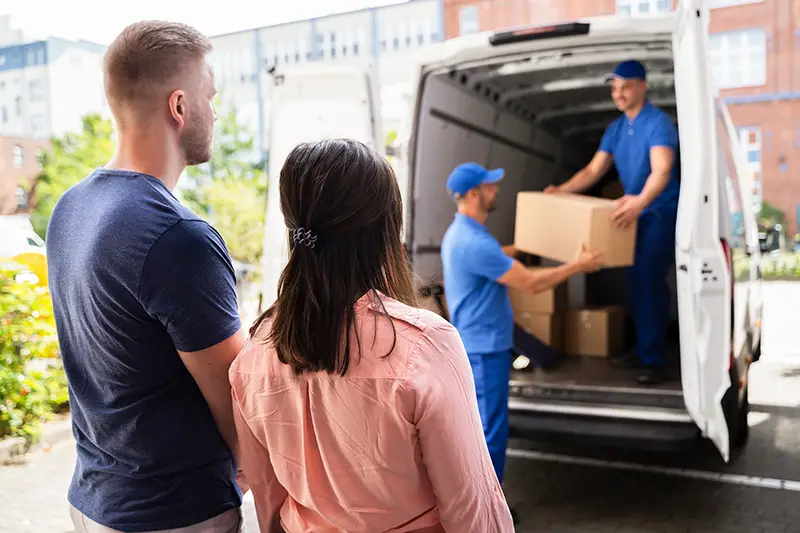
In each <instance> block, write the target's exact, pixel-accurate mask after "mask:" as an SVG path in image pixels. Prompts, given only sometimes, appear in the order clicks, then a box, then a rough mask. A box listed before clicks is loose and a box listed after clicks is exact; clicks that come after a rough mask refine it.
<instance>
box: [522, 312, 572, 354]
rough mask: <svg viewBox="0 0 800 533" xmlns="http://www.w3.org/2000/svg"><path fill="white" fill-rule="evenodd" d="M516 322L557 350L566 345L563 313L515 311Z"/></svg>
mask: <svg viewBox="0 0 800 533" xmlns="http://www.w3.org/2000/svg"><path fill="white" fill-rule="evenodd" d="M514 323H516V324H517V325H518V326H519V327H521V328H522V329H524V330H525V331H526V332H527V333H529V334H531V335H533V336H534V337H536V338H537V339H539V340H540V341H542V342H543V343H544V344H546V345H548V346H551V347H553V348H555V349H557V350H562V349H563V347H564V329H563V321H562V315H561V314H545V313H525V312H522V313H514Z"/></svg>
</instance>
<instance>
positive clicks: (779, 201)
mask: <svg viewBox="0 0 800 533" xmlns="http://www.w3.org/2000/svg"><path fill="white" fill-rule="evenodd" d="M706 2H707V4H708V5H709V7H710V8H711V23H710V33H711V36H710V41H709V46H710V52H711V59H712V61H711V62H712V64H713V65H714V67H713V68H714V79H715V80H717V82H718V84H719V89H720V94H721V96H722V98H723V99H724V101H725V103H726V104H727V106H728V108H729V110H730V113H731V116H732V118H733V121H734V123H735V124H736V126H737V128H739V131H740V136H741V140H742V143H743V145H744V147H745V149H746V150H747V158H748V162H749V165H750V167H751V170H752V171H753V173H754V175H755V184H756V185H755V188H754V191H753V201H754V203H755V204H756V205H761V202H762V200H763V201H765V202H768V203H769V204H771V205H773V206H775V207H777V208H778V209H780V210H781V211H783V212H784V214H785V215H786V217H787V219H788V220H789V224H788V226H789V227H788V228H787V233H788V234H789V235H792V234H794V233H795V232H798V231H800V228H798V224H797V222H798V219H799V218H800V0H706ZM675 3H676V0H444V31H445V37H446V38H452V37H456V36H458V35H463V34H466V33H475V32H478V31H487V30H495V29H500V28H506V27H510V26H517V25H525V24H546V23H550V22H557V21H564V20H572V19H576V18H580V17H593V16H600V15H615V14H616V15H619V16H637V15H646V14H649V13H656V12H663V11H669V10H671V9H673V7H674V4H675Z"/></svg>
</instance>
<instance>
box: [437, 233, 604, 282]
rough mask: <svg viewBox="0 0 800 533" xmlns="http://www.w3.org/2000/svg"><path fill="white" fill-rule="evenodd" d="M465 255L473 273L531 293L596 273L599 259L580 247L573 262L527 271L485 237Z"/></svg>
mask: <svg viewBox="0 0 800 533" xmlns="http://www.w3.org/2000/svg"><path fill="white" fill-rule="evenodd" d="M467 253H468V257H469V259H468V260H465V261H464V265H465V266H466V267H467V268H468V269H469V270H470V271H472V272H473V273H474V274H477V275H479V276H483V277H485V278H488V279H491V280H494V281H497V282H498V283H502V284H503V285H508V286H510V287H514V288H518V289H520V290H523V291H526V292H531V293H537V292H541V291H543V290H547V289H549V288H551V287H555V286H556V285H558V284H559V283H562V282H563V281H565V280H566V279H567V278H569V277H570V276H572V275H574V274H577V273H578V272H592V271H594V270H597V269H598V268H599V264H600V256H601V254H600V253H599V252H591V251H588V250H586V248H585V247H584V246H583V244H581V245H580V246H579V247H578V252H577V254H576V255H575V259H574V260H573V261H571V262H569V263H567V264H565V265H561V266H557V267H553V268H543V269H537V270H529V269H527V268H525V267H524V266H523V265H522V263H520V262H519V261H517V260H516V259H512V258H510V257H508V256H507V255H506V254H504V253H503V249H502V248H501V246H500V244H499V243H498V242H497V241H495V240H494V239H493V238H491V237H488V236H487V237H478V238H476V239H475V240H474V241H472V243H471V246H470V247H469V249H468V251H467ZM445 290H447V288H446V287H445Z"/></svg>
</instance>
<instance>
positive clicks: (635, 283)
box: [628, 209, 677, 368]
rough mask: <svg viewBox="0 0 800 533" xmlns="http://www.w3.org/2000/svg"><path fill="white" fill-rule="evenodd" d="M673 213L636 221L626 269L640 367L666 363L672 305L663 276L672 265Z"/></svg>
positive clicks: (653, 213) (664, 211) (657, 212)
mask: <svg viewBox="0 0 800 533" xmlns="http://www.w3.org/2000/svg"><path fill="white" fill-rule="evenodd" d="M676 218H677V212H676V210H675V209H659V210H653V211H647V212H645V213H643V214H642V215H641V216H640V217H639V222H638V228H637V232H636V255H635V259H634V264H633V266H631V267H629V269H628V294H629V298H630V304H631V311H632V312H633V325H634V328H635V330H636V354H637V356H638V357H639V361H640V362H641V364H642V366H645V367H650V368H660V367H663V366H664V365H665V364H666V361H667V350H666V341H667V327H668V325H669V309H670V303H671V301H672V299H671V297H670V296H671V294H670V290H669V286H668V285H667V275H668V274H669V269H670V267H671V266H672V265H673V263H674V261H675V221H676Z"/></svg>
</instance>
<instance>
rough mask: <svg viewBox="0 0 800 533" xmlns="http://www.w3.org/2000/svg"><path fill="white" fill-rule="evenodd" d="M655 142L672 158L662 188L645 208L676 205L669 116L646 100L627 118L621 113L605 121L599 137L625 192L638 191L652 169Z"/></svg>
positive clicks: (674, 134) (672, 127)
mask: <svg viewBox="0 0 800 533" xmlns="http://www.w3.org/2000/svg"><path fill="white" fill-rule="evenodd" d="M656 146H665V147H667V148H671V149H672V152H673V154H675V159H674V162H673V165H672V172H671V174H670V177H669V183H668V184H667V186H666V188H665V189H664V190H663V191H662V192H661V194H660V195H658V196H657V197H656V199H655V200H653V202H652V203H651V204H650V205H649V206H647V209H646V210H656V209H677V207H678V196H679V193H680V184H679V183H678V165H679V164H680V163H679V161H678V130H677V128H675V125H674V124H673V123H672V120H671V119H670V117H669V116H668V115H667V114H666V113H664V112H663V111H661V110H660V109H658V108H657V107H655V106H653V105H652V104H651V103H650V102H646V103H645V104H644V106H643V107H642V109H641V111H639V114H638V115H636V117H634V118H633V120H629V119H628V117H627V116H626V115H624V114H623V115H622V116H621V117H619V118H618V119H617V120H615V121H614V122H612V123H611V124H609V126H608V127H607V128H606V131H605V133H604V134H603V140H602V141H600V151H601V152H607V153H608V154H611V156H612V157H613V158H614V166H616V168H617V172H618V173H619V179H620V181H621V182H622V187H623V189H624V190H625V194H633V195H635V194H639V193H641V192H642V189H643V188H644V184H645V182H646V181H647V178H648V177H649V176H650V173H651V172H652V168H651V166H650V149H651V148H654V147H656Z"/></svg>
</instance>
